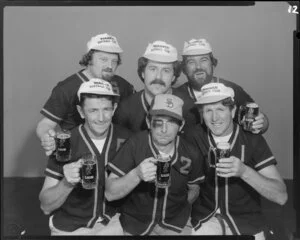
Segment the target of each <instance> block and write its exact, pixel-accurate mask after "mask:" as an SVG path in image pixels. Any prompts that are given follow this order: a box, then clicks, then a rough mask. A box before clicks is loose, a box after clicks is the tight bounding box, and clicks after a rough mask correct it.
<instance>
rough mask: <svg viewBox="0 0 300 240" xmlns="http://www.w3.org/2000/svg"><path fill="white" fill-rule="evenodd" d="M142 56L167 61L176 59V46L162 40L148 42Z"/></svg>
mask: <svg viewBox="0 0 300 240" xmlns="http://www.w3.org/2000/svg"><path fill="white" fill-rule="evenodd" d="M143 56H144V57H145V58H147V59H149V60H152V61H157V62H166V63H169V62H175V61H178V56H177V50H176V48H175V47H173V46H172V45H171V44H168V43H166V42H164V41H155V42H153V43H149V44H148V46H147V48H146V51H145V53H144V55H143Z"/></svg>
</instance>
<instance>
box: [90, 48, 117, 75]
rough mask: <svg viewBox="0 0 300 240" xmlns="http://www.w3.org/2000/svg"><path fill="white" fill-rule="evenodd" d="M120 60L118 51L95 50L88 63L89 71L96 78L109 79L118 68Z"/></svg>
mask: <svg viewBox="0 0 300 240" xmlns="http://www.w3.org/2000/svg"><path fill="white" fill-rule="evenodd" d="M118 62H119V56H118V54H117V53H108V52H101V51H95V52H94V53H93V56H92V59H91V62H90V64H89V65H88V71H89V73H90V74H91V75H92V76H93V77H94V78H100V79H104V80H107V81H109V80H110V79H111V78H112V77H113V76H114V74H115V72H116V70H117V67H118Z"/></svg>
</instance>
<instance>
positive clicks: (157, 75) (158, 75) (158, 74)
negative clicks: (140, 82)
mask: <svg viewBox="0 0 300 240" xmlns="http://www.w3.org/2000/svg"><path fill="white" fill-rule="evenodd" d="M156 78H157V79H161V71H157V73H156Z"/></svg>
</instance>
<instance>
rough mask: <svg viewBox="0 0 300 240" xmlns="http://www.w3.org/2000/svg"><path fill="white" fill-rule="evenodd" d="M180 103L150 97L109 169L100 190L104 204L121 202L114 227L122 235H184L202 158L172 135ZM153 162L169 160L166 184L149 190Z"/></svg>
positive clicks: (181, 122) (164, 97)
mask: <svg viewBox="0 0 300 240" xmlns="http://www.w3.org/2000/svg"><path fill="white" fill-rule="evenodd" d="M182 105H183V101H182V100H181V99H180V98H178V97H176V96H174V95H171V94H159V95H156V96H155V97H154V100H153V103H152V105H151V106H150V110H149V113H148V115H147V118H146V121H147V126H148V128H149V130H145V131H141V132H139V133H136V134H135V135H134V136H132V137H131V138H129V139H128V140H127V142H126V143H124V145H123V147H122V148H121V149H120V151H119V152H118V154H117V155H116V157H115V158H114V160H113V161H112V162H111V163H109V165H108V169H109V170H110V171H111V174H110V175H109V177H108V179H107V181H106V187H105V196H106V198H107V199H108V201H110V200H117V199H122V198H124V203H123V205H122V207H121V216H120V221H121V225H122V227H123V229H124V234H125V235H189V234H190V233H191V225H190V224H188V222H189V217H190V211H191V204H192V203H193V202H194V200H195V199H196V198H197V196H198V194H199V184H200V183H201V182H203V181H204V175H203V172H202V163H203V162H202V156H201V155H200V154H199V151H198V150H197V149H196V148H194V147H193V146H192V145H190V144H189V143H187V142H186V141H185V140H184V139H182V138H181V137H180V136H178V132H179V131H180V129H181V128H182V127H183V125H184V119H183V117H182ZM158 156H162V157H170V161H171V162H170V163H171V172H170V178H171V182H170V185H169V187H167V188H165V189H161V188H159V187H157V186H156V185H155V183H154V182H155V179H156V171H157V165H156V163H157V158H158Z"/></svg>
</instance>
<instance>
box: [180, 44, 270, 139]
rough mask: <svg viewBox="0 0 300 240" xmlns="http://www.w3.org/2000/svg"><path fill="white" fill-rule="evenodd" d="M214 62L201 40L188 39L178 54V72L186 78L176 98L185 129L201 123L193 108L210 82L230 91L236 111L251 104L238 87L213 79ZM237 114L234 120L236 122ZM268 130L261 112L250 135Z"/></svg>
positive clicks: (267, 124)
mask: <svg viewBox="0 0 300 240" xmlns="http://www.w3.org/2000/svg"><path fill="white" fill-rule="evenodd" d="M217 63H218V60H217V59H216V58H215V57H214V56H213V53H212V48H211V45H210V44H209V42H208V41H207V40H205V39H191V40H190V41H188V42H185V43H184V47H183V52H182V62H181V66H182V72H183V73H184V74H185V75H186V77H187V79H188V82H187V83H185V84H183V85H181V86H180V87H178V89H177V90H178V91H179V93H180V94H179V95H178V96H179V97H181V98H182V99H183V100H184V103H185V104H184V118H185V120H186V125H185V128H187V127H191V126H194V125H195V124H197V123H199V122H202V121H201V119H200V116H199V114H198V110H197V108H196V106H195V101H196V98H197V95H199V93H200V89H201V87H202V86H203V85H204V84H207V83H210V82H220V83H223V84H225V85H226V86H228V87H231V88H233V90H234V92H235V96H236V97H235V99H236V105H237V109H239V107H240V106H241V105H244V104H245V103H247V102H254V100H253V99H252V98H251V97H250V96H249V95H248V94H247V93H246V92H245V91H244V89H243V88H242V87H240V86H239V85H237V84H236V83H233V82H230V81H228V80H224V79H222V78H217V77H215V76H213V74H214V68H215V67H216V66H217ZM237 117H238V111H236V115H235V118H234V120H235V121H236V122H237V121H238V120H237ZM268 126H269V121H268V118H267V116H266V115H265V114H263V113H262V112H260V113H259V115H258V116H257V117H256V118H255V121H254V122H253V133H259V132H261V133H264V132H265V131H267V129H268Z"/></svg>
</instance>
